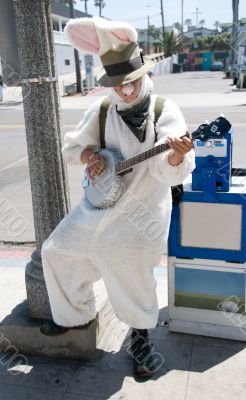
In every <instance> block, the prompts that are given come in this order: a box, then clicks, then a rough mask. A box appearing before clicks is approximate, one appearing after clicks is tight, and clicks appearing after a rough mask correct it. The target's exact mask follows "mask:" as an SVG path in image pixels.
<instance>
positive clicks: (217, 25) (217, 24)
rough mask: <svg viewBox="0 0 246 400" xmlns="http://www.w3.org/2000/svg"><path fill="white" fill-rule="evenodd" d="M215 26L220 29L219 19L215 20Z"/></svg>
mask: <svg viewBox="0 0 246 400" xmlns="http://www.w3.org/2000/svg"><path fill="white" fill-rule="evenodd" d="M214 27H215V29H217V30H218V29H219V27H220V22H219V21H215V23H214Z"/></svg>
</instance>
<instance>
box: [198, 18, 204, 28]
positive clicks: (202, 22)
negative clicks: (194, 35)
mask: <svg viewBox="0 0 246 400" xmlns="http://www.w3.org/2000/svg"><path fill="white" fill-rule="evenodd" d="M205 23H206V21H205V19H201V21H200V22H199V26H200V27H201V28H203V25H205Z"/></svg>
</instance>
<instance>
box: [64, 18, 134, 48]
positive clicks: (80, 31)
mask: <svg viewBox="0 0 246 400" xmlns="http://www.w3.org/2000/svg"><path fill="white" fill-rule="evenodd" d="M64 32H65V35H66V37H67V39H68V41H69V42H70V43H71V45H72V46H73V47H75V48H76V49H77V50H79V51H85V50H86V51H89V52H90V53H94V54H98V55H99V56H101V55H102V54H105V53H106V52H107V51H109V50H111V49H114V50H116V51H120V50H122V47H124V46H125V44H126V43H129V42H136V41H137V32H136V30H135V28H133V26H132V25H130V24H128V23H127V22H123V21H108V20H105V19H104V18H100V17H92V18H77V19H72V20H70V21H69V22H68V23H67V25H66V27H65V30H64Z"/></svg>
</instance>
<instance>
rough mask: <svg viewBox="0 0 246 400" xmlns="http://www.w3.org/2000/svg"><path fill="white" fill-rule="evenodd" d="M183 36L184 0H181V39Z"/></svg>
mask: <svg viewBox="0 0 246 400" xmlns="http://www.w3.org/2000/svg"><path fill="white" fill-rule="evenodd" d="M183 37H184V0H181V41H182V43H183Z"/></svg>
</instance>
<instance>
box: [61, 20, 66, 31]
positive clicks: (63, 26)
mask: <svg viewBox="0 0 246 400" xmlns="http://www.w3.org/2000/svg"><path fill="white" fill-rule="evenodd" d="M66 25H67V24H66V22H63V23H62V32H63V31H64V29H65V26H66Z"/></svg>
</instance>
